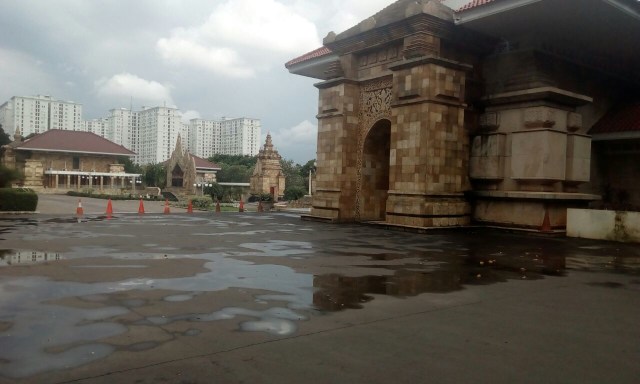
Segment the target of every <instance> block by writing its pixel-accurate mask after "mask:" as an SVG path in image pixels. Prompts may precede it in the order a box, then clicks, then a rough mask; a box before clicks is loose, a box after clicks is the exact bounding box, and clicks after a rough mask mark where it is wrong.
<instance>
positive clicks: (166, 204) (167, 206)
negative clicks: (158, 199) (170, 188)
mask: <svg viewBox="0 0 640 384" xmlns="http://www.w3.org/2000/svg"><path fill="white" fill-rule="evenodd" d="M168 213H171V212H170V211H169V199H165V201H164V214H165V215H166V214H168Z"/></svg>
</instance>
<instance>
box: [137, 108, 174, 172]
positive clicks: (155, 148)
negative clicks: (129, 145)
mask: <svg viewBox="0 0 640 384" xmlns="http://www.w3.org/2000/svg"><path fill="white" fill-rule="evenodd" d="M182 130H183V124H182V116H181V114H180V111H179V110H178V109H176V108H167V107H155V108H145V109H143V110H142V111H140V112H138V143H139V144H138V151H137V153H138V156H137V157H136V160H135V161H136V162H137V163H138V164H156V163H161V162H163V161H166V160H168V159H169V157H171V153H172V152H173V149H174V148H175V146H176V141H177V139H178V134H180V133H181V132H182Z"/></svg>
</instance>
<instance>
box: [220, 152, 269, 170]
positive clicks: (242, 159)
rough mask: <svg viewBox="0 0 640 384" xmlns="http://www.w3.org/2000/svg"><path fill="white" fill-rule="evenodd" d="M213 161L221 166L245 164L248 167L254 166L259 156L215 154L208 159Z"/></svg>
mask: <svg viewBox="0 0 640 384" xmlns="http://www.w3.org/2000/svg"><path fill="white" fill-rule="evenodd" d="M208 160H209V161H210V162H212V163H216V164H218V165H220V166H222V165H223V164H226V165H244V166H245V167H247V168H253V167H255V165H256V162H257V161H258V157H257V156H248V155H220V154H217V155H213V156H211V157H210V158H209V159H208Z"/></svg>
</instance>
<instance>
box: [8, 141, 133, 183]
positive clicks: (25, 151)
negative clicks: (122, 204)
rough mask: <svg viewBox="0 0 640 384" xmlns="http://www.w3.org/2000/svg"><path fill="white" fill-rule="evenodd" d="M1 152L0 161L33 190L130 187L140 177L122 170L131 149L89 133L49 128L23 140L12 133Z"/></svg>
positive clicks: (131, 154)
mask: <svg viewBox="0 0 640 384" xmlns="http://www.w3.org/2000/svg"><path fill="white" fill-rule="evenodd" d="M1 152H2V153H1V157H0V158H1V159H2V164H3V165H5V166H7V167H9V168H12V169H16V170H18V171H19V172H20V173H21V174H23V175H24V180H23V181H22V184H23V185H24V186H25V187H29V188H34V189H49V190H72V189H75V190H78V189H99V190H104V189H119V188H127V189H128V188H132V189H133V188H135V186H136V181H137V179H138V178H139V177H140V174H135V173H127V172H125V170H124V164H123V162H122V160H123V159H127V158H131V157H133V156H135V153H134V152H132V151H130V150H128V149H127V148H125V147H123V146H121V145H118V144H115V143H113V142H111V141H109V140H107V139H105V138H103V137H100V136H98V135H96V134H94V133H91V132H80V131H67V130H59V129H52V130H48V131H45V132H43V133H40V134H37V135H35V136H33V137H30V138H28V139H26V140H23V139H22V137H21V136H20V132H16V134H15V135H14V141H13V142H12V143H10V144H8V145H5V146H3V147H2V151H1Z"/></svg>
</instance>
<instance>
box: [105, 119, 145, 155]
mask: <svg viewBox="0 0 640 384" xmlns="http://www.w3.org/2000/svg"><path fill="white" fill-rule="evenodd" d="M104 120H105V128H104V130H105V135H104V136H103V137H104V138H105V139H108V140H111V141H113V142H114V143H116V144H120V145H122V146H123V147H125V148H127V149H129V150H131V151H133V152H136V149H135V148H136V147H137V143H138V113H137V112H133V111H131V109H127V108H115V109H111V110H109V116H107V117H106V118H105V119H104Z"/></svg>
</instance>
